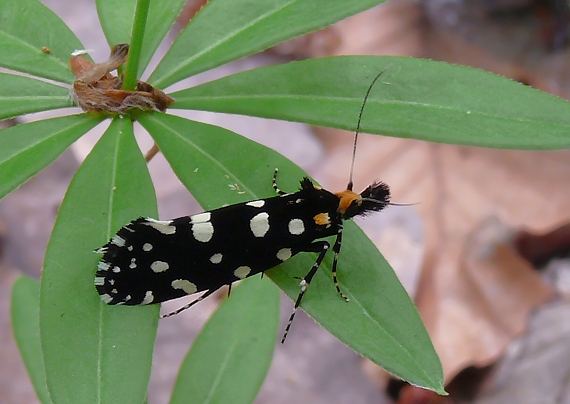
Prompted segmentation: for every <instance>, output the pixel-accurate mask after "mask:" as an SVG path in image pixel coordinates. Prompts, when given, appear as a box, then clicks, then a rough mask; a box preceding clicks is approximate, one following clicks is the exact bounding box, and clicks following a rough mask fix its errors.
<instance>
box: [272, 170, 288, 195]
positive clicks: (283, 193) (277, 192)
mask: <svg viewBox="0 0 570 404" xmlns="http://www.w3.org/2000/svg"><path fill="white" fill-rule="evenodd" d="M278 172H279V169H278V168H277V167H275V171H274V172H273V189H274V190H275V193H276V194H277V195H286V194H287V192H285V191H282V190H280V189H279V187H278V186H277V173H278Z"/></svg>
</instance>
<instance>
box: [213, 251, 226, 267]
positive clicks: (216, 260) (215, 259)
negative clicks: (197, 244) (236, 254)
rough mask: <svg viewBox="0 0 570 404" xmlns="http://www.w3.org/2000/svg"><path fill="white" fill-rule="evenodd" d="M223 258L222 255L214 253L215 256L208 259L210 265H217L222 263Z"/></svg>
mask: <svg viewBox="0 0 570 404" xmlns="http://www.w3.org/2000/svg"><path fill="white" fill-rule="evenodd" d="M223 257H224V256H223V255H222V254H220V253H216V254H214V255H212V256H211V257H210V262H211V263H212V264H219V263H220V262H222V258H223Z"/></svg>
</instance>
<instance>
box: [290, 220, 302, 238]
mask: <svg viewBox="0 0 570 404" xmlns="http://www.w3.org/2000/svg"><path fill="white" fill-rule="evenodd" d="M304 231H305V224H304V223H303V221H302V220H301V219H291V221H290V222H289V233H291V234H293V235H294V236H298V235H300V234H303V232H304Z"/></svg>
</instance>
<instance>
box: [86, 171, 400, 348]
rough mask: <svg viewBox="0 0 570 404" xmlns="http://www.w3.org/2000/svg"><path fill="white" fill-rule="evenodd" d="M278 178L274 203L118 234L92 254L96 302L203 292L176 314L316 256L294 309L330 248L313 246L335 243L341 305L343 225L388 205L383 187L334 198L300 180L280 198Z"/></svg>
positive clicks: (146, 221)
mask: <svg viewBox="0 0 570 404" xmlns="http://www.w3.org/2000/svg"><path fill="white" fill-rule="evenodd" d="M276 176H277V170H275V175H274V176H273V188H274V189H275V191H276V192H277V194H278V196H275V197H272V198H267V199H259V200H255V201H251V202H245V203H239V204H236V205H230V206H226V207H222V208H219V209H216V210H212V211H209V212H204V213H200V214H197V215H194V216H185V217H181V218H178V219H174V220H168V221H158V220H154V219H150V218H139V219H137V220H135V221H133V222H131V223H129V224H127V225H126V226H124V227H123V228H121V229H120V230H119V232H118V233H117V234H116V235H115V236H114V237H113V238H112V239H111V240H110V241H109V242H108V243H107V244H106V245H105V246H103V247H101V248H100V249H99V250H97V251H96V252H98V253H102V254H103V258H102V259H101V261H100V262H99V265H98V270H97V274H96V276H95V286H96V288H97V292H99V294H100V295H101V299H103V301H104V302H105V303H108V304H125V305H142V304H151V303H160V302H165V301H167V300H171V299H176V298H179V297H182V296H186V295H191V294H193V293H197V292H202V291H205V293H204V294H203V295H202V296H201V297H199V298H198V299H196V300H194V301H193V302H191V303H190V304H188V305H186V306H185V307H183V308H182V309H180V310H177V311H176V312H175V313H178V312H180V311H181V310H183V309H185V308H187V307H190V306H191V305H193V304H194V303H196V302H198V301H200V300H202V299H204V298H205V297H207V296H209V295H210V294H212V293H213V292H214V291H216V290H217V289H219V288H220V287H222V286H224V285H231V284H232V283H233V282H235V281H238V280H240V279H244V278H247V277H249V276H252V275H255V274H258V273H260V272H264V271H266V270H268V269H270V268H273V267H274V266H276V265H278V264H280V263H282V262H283V261H286V260H288V259H289V258H291V257H292V256H294V255H295V254H298V253H300V252H316V253H319V256H318V258H317V260H316V262H315V264H314V265H313V267H312V268H311V269H310V271H309V272H308V273H307V275H306V276H305V277H304V278H303V279H302V280H301V292H300V294H299V297H298V298H297V301H296V304H295V309H297V307H298V306H299V304H300V303H301V299H302V297H303V294H304V293H305V290H306V289H307V286H308V285H309V283H310V282H311V279H312V278H313V276H314V274H315V273H316V271H317V269H318V267H319V265H320V263H321V262H322V260H323V258H324V256H325V254H326V252H327V250H328V249H329V247H330V244H329V243H328V242H327V241H326V240H319V239H322V238H324V237H328V236H334V235H336V241H335V243H334V245H333V251H334V253H335V256H334V261H333V269H332V273H333V280H334V284H335V286H336V288H337V290H338V292H339V293H340V294H341V296H342V297H344V295H342V293H341V292H340V288H339V285H338V282H337V279H336V267H337V258H338V253H339V251H340V247H341V241H342V230H343V224H342V222H343V220H346V219H350V218H353V217H355V216H363V215H367V214H369V213H372V212H376V211H380V210H382V209H384V208H385V207H386V206H387V205H388V204H389V202H390V190H389V188H388V186H387V185H386V184H384V183H382V182H375V183H373V184H372V185H370V186H369V187H368V188H366V189H365V190H364V191H363V192H362V193H361V194H357V193H355V192H352V190H351V189H350V188H352V186H351V184H349V186H348V187H347V190H345V191H342V192H339V193H336V194H334V193H331V192H329V191H327V190H325V189H322V188H320V187H318V186H316V185H314V184H313V183H312V182H311V180H310V179H308V178H304V179H303V180H302V181H301V189H300V190H299V191H297V192H295V193H285V192H283V191H281V190H280V189H279V188H278V187H277V184H276ZM345 299H346V298H345ZM346 300H348V299H346ZM175 313H171V314H175ZM294 314H295V313H294V312H293V314H292V315H291V318H290V321H289V324H288V326H287V329H286V332H287V330H288V328H289V326H290V324H291V321H292V319H293V316H294ZM284 338H285V337H284Z"/></svg>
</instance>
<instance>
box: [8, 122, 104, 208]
mask: <svg viewBox="0 0 570 404" xmlns="http://www.w3.org/2000/svg"><path fill="white" fill-rule="evenodd" d="M101 120H102V118H101V117H98V116H95V115H87V114H80V115H70V116H64V117H61V118H53V119H46V120H43V121H37V122H32V123H25V124H21V125H16V126H13V127H11V128H7V129H4V130H2V131H0V172H1V173H2V175H1V176H0V197H3V196H4V195H6V194H7V193H9V192H11V191H12V190H13V189H15V188H16V187H18V186H19V185H21V184H22V183H23V182H24V181H26V180H28V179H29V178H30V177H31V176H33V175H34V174H36V173H37V172H38V171H40V170H41V169H42V168H44V167H45V166H47V165H48V164H49V163H51V162H52V161H53V160H55V158H56V157H57V156H59V155H60V154H61V153H62V152H63V151H64V150H65V149H67V148H68V147H69V146H70V145H71V144H72V143H73V142H74V141H76V140H77V139H78V138H79V137H81V136H82V135H83V134H85V133H86V132H87V131H89V130H90V129H91V128H93V127H94V126H95V125H97V124H98V123H99V122H101Z"/></svg>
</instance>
